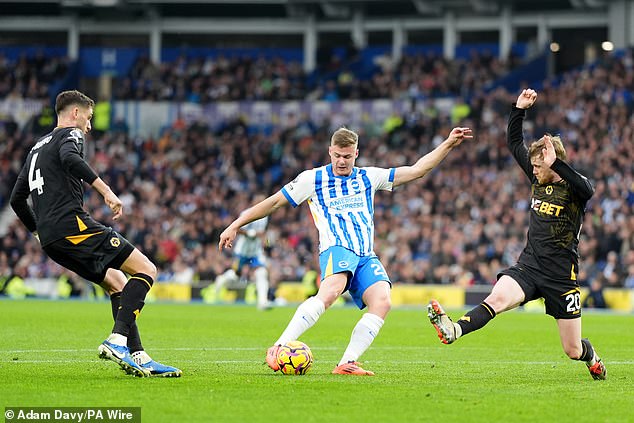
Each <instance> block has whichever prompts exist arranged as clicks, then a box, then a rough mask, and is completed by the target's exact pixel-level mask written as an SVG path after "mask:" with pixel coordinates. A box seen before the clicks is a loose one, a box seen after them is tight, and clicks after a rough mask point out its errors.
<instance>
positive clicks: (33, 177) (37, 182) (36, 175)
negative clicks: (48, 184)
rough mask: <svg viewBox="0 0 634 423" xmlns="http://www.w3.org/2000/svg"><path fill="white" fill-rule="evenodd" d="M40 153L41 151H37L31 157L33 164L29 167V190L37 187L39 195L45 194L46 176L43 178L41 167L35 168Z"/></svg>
mask: <svg viewBox="0 0 634 423" xmlns="http://www.w3.org/2000/svg"><path fill="white" fill-rule="evenodd" d="M39 154H40V153H35V154H34V155H33V158H32V159H31V166H30V167H29V191H33V190H34V189H36V190H37V195H42V194H44V178H42V174H41V173H40V169H36V168H35V162H36V161H37V156H38V155H39Z"/></svg>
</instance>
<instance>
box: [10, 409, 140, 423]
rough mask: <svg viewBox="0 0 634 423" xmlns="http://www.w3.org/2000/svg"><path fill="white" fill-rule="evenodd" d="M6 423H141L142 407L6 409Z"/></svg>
mask: <svg viewBox="0 0 634 423" xmlns="http://www.w3.org/2000/svg"><path fill="white" fill-rule="evenodd" d="M4 421H5V423H14V422H56V423H82V422H99V423H141V407H5V409H4Z"/></svg>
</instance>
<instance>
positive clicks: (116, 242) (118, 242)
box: [110, 236, 121, 248]
mask: <svg viewBox="0 0 634 423" xmlns="http://www.w3.org/2000/svg"><path fill="white" fill-rule="evenodd" d="M110 245H112V246H113V247H114V248H117V247H118V246H119V245H121V240H120V239H119V238H117V237H116V236H113V237H112V238H110Z"/></svg>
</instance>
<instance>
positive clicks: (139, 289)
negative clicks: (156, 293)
mask: <svg viewBox="0 0 634 423" xmlns="http://www.w3.org/2000/svg"><path fill="white" fill-rule="evenodd" d="M153 283H154V279H152V278H151V277H149V276H148V275H145V274H143V273H135V274H134V275H132V276H131V277H130V280H129V281H128V283H127V284H125V287H124V288H123V291H121V305H120V307H119V312H118V313H117V319H116V321H115V323H114V329H113V330H112V332H113V333H119V334H121V335H123V336H130V328H131V326H132V324H133V323H134V322H135V320H136V318H137V316H138V315H139V314H140V313H141V309H142V308H143V305H144V304H145V303H144V302H143V300H145V295H146V294H147V293H148V291H149V290H150V288H151V287H152V284H153Z"/></svg>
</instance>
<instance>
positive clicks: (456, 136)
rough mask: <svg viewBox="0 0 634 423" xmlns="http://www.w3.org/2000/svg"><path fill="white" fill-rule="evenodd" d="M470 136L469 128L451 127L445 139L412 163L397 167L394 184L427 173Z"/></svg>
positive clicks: (471, 136)
mask: <svg viewBox="0 0 634 423" xmlns="http://www.w3.org/2000/svg"><path fill="white" fill-rule="evenodd" d="M471 138H473V135H472V134H471V129H470V128H453V129H452V130H451V132H450V133H449V136H448V137H447V139H446V140H444V141H443V142H442V143H441V144H440V145H439V146H438V147H436V148H435V149H433V150H432V151H430V152H429V153H427V154H425V155H424V156H423V157H421V158H420V159H418V161H417V162H416V163H415V164H414V165H412V166H401V167H397V168H396V171H395V173H394V186H398V185H402V184H406V183H408V182H411V181H413V180H414V179H418V178H422V177H423V176H425V175H427V173H429V172H430V171H431V170H432V169H433V168H435V167H436V166H437V165H438V164H439V163H440V162H442V161H443V159H444V158H445V157H447V154H449V152H450V151H451V150H453V149H454V148H455V147H457V146H459V145H460V144H462V141H464V140H465V139H471Z"/></svg>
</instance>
